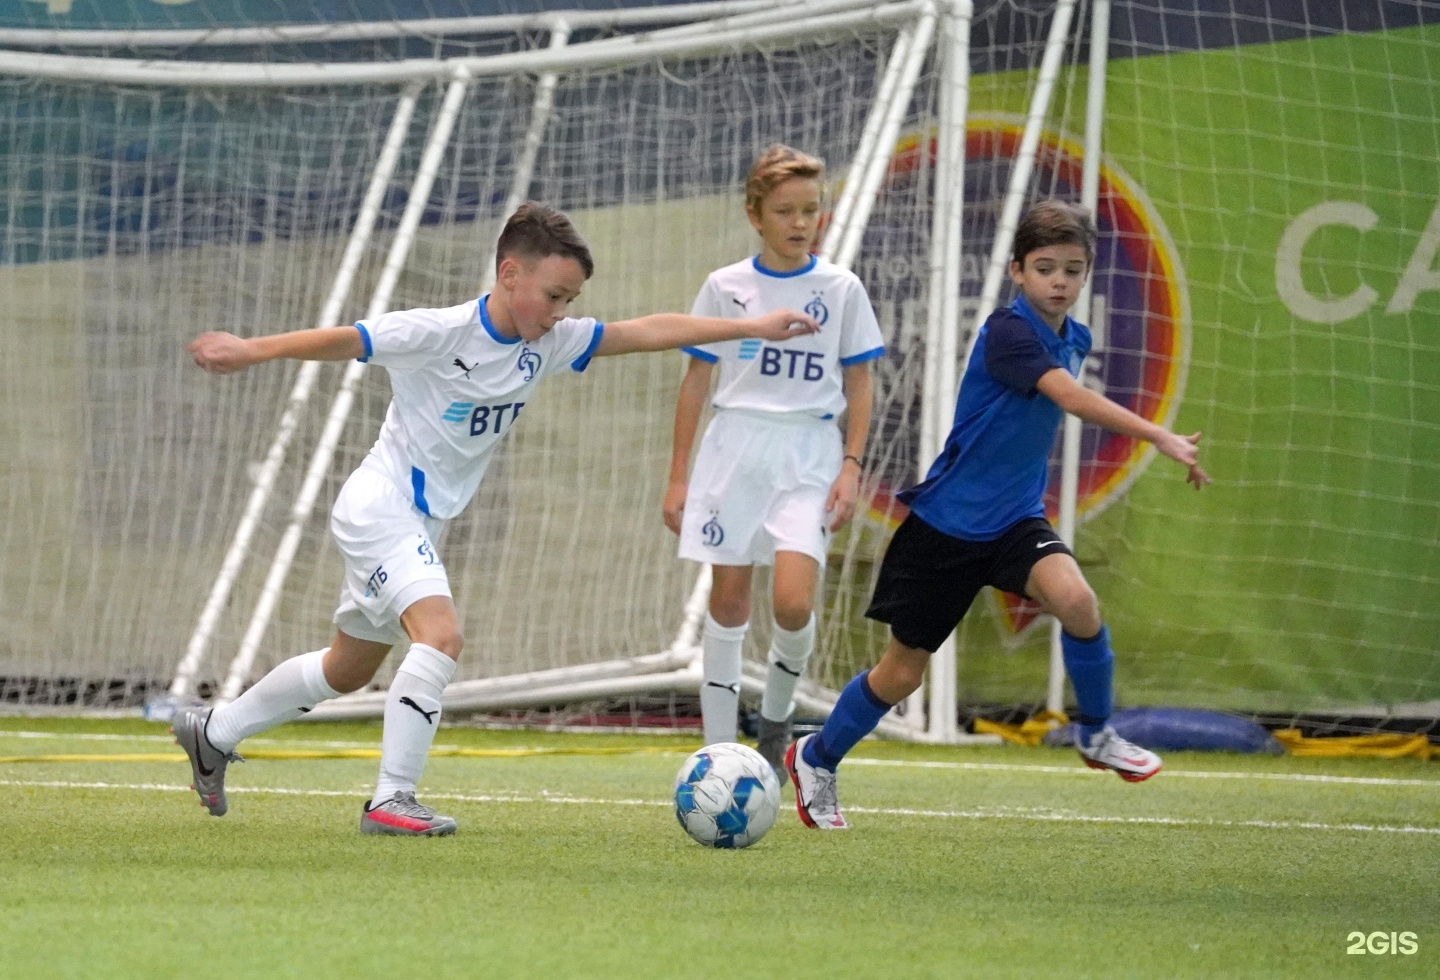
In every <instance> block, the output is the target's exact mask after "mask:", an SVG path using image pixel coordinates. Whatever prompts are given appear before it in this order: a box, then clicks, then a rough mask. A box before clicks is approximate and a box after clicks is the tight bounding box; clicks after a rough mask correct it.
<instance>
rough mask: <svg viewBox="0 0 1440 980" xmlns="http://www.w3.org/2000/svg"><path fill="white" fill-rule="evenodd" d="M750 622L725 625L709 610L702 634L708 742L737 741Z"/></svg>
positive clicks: (703, 711)
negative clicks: (742, 662) (743, 652)
mask: <svg viewBox="0 0 1440 980" xmlns="http://www.w3.org/2000/svg"><path fill="white" fill-rule="evenodd" d="M749 628H750V624H749V623H741V624H740V625H739V626H721V625H720V624H719V623H717V622H715V620H714V619H712V618H711V617H710V614H709V613H708V612H707V613H706V614H705V629H704V631H703V632H702V633H701V634H700V649H701V650H702V651H703V653H704V656H703V662H704V665H705V682H704V684H702V685H701V687H700V714H701V715H702V717H703V718H704V722H705V744H706V745H714V744H715V743H716V742H733V741H735V727H736V725H735V723H736V714H737V713H738V711H739V707H740V655H741V654H740V651H741V648H742V647H744V645H745V631H746V630H748V629H749Z"/></svg>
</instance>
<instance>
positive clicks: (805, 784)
mask: <svg viewBox="0 0 1440 980" xmlns="http://www.w3.org/2000/svg"><path fill="white" fill-rule="evenodd" d="M814 737H815V736H814V735H806V736H805V737H804V738H802V739H800V741H798V742H796V743H795V744H794V745H791V746H790V749H789V751H788V752H786V753H785V768H786V769H788V770H789V771H790V778H791V780H793V781H794V783H795V812H796V813H798V814H800V822H801V823H803V824H804V825H805V826H807V827H811V828H813V829H815V830H848V829H849V827H850V825H849V824H848V823H846V822H845V815H844V814H843V813H841V812H840V798H839V796H838V795H836V789H835V773H834V772H832V771H831V770H829V769H822V768H820V767H819V766H812V765H810V763H808V762H806V761H805V743H806V742H808V741H810V739H812V738H814Z"/></svg>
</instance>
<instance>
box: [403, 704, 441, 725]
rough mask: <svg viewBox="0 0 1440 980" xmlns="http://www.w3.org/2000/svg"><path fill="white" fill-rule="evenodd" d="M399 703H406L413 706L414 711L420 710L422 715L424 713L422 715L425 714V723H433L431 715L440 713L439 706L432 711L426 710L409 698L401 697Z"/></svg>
mask: <svg viewBox="0 0 1440 980" xmlns="http://www.w3.org/2000/svg"><path fill="white" fill-rule="evenodd" d="M400 703H401V704H408V705H409V706H410V707H412V708H414V709H415V710H416V711H418V712H420V713H421V714H422V715H424V716H425V724H427V725H433V724H435V721H434V718H433V716H434V715H438V714H439V713H440V709H439V708H436V709H435V710H434V711H426V710H425V709H424V708H422V707H420V706H419V705H418V704H416V703H415V702H414V701H411V700H410V699H409V698H401V699H400Z"/></svg>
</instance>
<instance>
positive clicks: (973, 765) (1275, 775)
mask: <svg viewBox="0 0 1440 980" xmlns="http://www.w3.org/2000/svg"><path fill="white" fill-rule="evenodd" d="M845 765H847V766H904V767H908V768H915V769H974V770H980V771H986V772H1044V773H1057V774H1059V775H1062V776H1095V777H1105V776H1109V773H1107V772H1103V771H1101V770H1099V769H1091V768H1089V767H1088V766H1024V765H1017V764H1015V763H1010V762H920V761H913V760H909V759H846V760H845ZM1160 778H1162V779H1176V778H1179V779H1266V780H1276V781H1279V782H1300V783H1340V784H1349V785H1352V786H1354V785H1359V786H1421V787H1431V788H1435V787H1440V779H1391V778H1389V777H1386V776H1327V775H1325V774H1323V773H1315V774H1308V773H1289V772H1209V771H1205V770H1197V769H1190V770H1185V769H1180V770H1177V769H1163V770H1161V773H1160Z"/></svg>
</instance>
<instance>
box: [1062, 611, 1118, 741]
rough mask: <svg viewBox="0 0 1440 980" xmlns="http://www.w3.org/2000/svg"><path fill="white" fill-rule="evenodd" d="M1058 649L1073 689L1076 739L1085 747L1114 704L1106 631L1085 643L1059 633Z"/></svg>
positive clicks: (1112, 662) (1111, 658) (1102, 629)
mask: <svg viewBox="0 0 1440 980" xmlns="http://www.w3.org/2000/svg"><path fill="white" fill-rule="evenodd" d="M1060 649H1061V651H1062V652H1063V653H1064V655H1065V673H1067V674H1069V675H1070V686H1071V687H1073V688H1074V689H1075V705H1076V707H1078V708H1079V715H1078V717H1077V718H1076V719H1075V720H1076V721H1077V722H1078V723H1079V725H1080V738H1081V739H1082V740H1083V741H1084V743H1085V744H1086V745H1089V744H1090V737H1091V736H1092V735H1095V734H1097V733H1098V732H1099V731H1100V729H1102V728H1104V727H1105V723H1106V722H1107V721H1109V720H1110V712H1111V710H1112V709H1113V707H1114V703H1115V696H1114V695H1115V691H1114V686H1115V654H1113V653H1112V652H1111V651H1110V631H1109V630H1108V629H1106V628H1105V627H1104V626H1101V627H1100V632H1099V633H1096V634H1095V635H1094V636H1092V637H1090V639H1088V640H1079V639H1076V638H1075V637H1073V636H1071V635H1070V634H1069V633H1066V632H1064V631H1063V630H1062V631H1061V633H1060Z"/></svg>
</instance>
